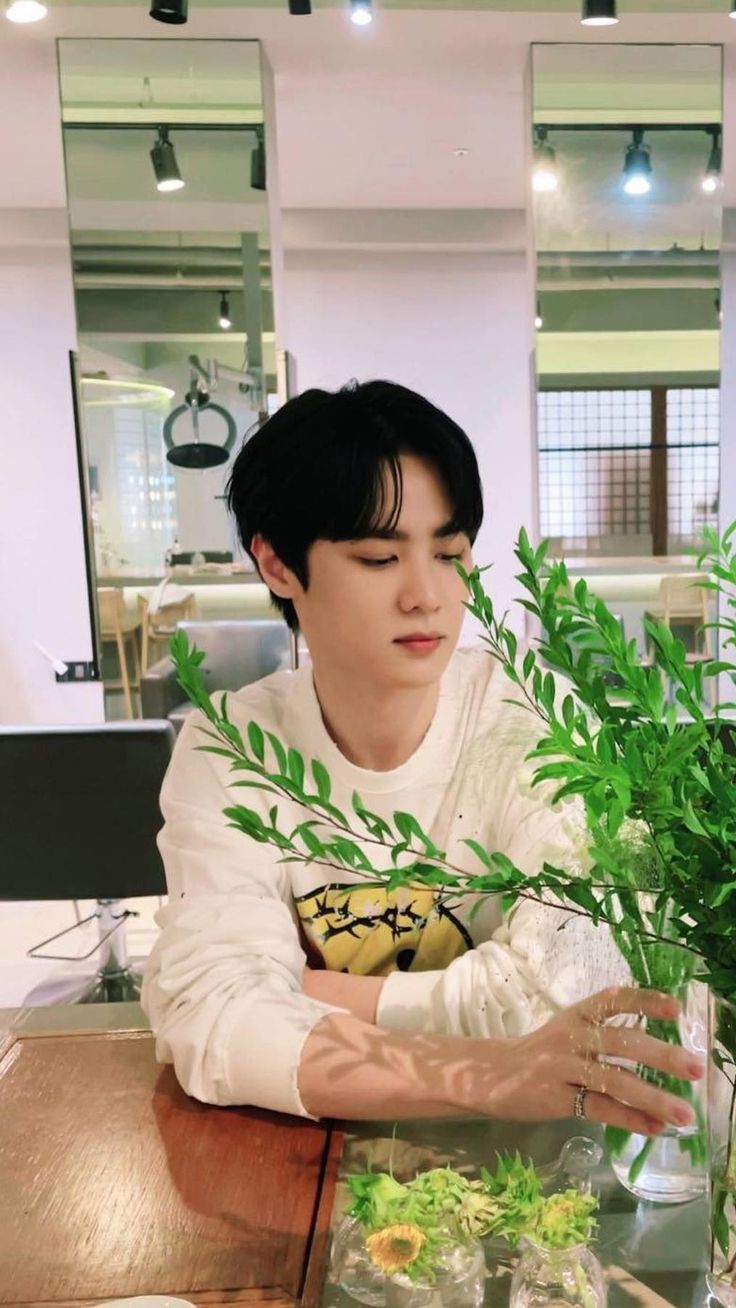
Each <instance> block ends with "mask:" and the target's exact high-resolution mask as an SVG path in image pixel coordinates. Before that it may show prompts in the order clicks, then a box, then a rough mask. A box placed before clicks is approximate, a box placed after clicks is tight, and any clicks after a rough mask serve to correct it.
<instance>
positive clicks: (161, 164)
mask: <svg viewBox="0 0 736 1308" xmlns="http://www.w3.org/2000/svg"><path fill="white" fill-rule="evenodd" d="M151 163H152V164H153V171H154V173H155V174H156V187H157V189H158V190H159V191H180V190H181V188H182V186H183V185H184V178H183V177H182V175H181V173H180V172H179V165H178V163H177V162H176V155H175V153H174V147H173V145H172V144H171V141H170V140H169V129H168V127H159V129H158V136H157V138H156V144H155V145H154V147H153V149H152V150H151Z"/></svg>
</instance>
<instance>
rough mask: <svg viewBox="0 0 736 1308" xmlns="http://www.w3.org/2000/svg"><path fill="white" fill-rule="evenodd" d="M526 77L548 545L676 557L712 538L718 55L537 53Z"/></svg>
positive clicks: (602, 50)
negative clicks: (636, 167) (635, 167)
mask: <svg viewBox="0 0 736 1308" xmlns="http://www.w3.org/2000/svg"><path fill="white" fill-rule="evenodd" d="M532 69H533V92H532V94H533V105H532V108H533V137H534V145H533V150H534V160H533V168H534V171H533V182H534V187H533V197H534V202H533V216H534V236H535V247H536V254H537V308H536V314H537V317H536V327H537V335H536V342H537V350H536V355H537V360H536V361H537V376H538V388H539V395H538V475H539V506H540V532H541V534H542V535H543V536H548V537H550V538H551V539H552V541H553V547H554V549H555V552H557V553H572V554H576V555H579V556H580V555H582V556H590V557H596V556H597V557H601V556H602V557H610V556H622V557H626V556H628V557H631V556H638V557H640V558H643V557H646V556H649V555H653V554H654V555H674V554H679V553H683V552H685V551H687V550H688V549H690V548H692V547H693V546H697V544H698V543H699V542H700V541H701V540H702V533H703V529H704V527H706V526H715V525H717V520H718V478H719V425H720V403H719V401H720V394H719V384H720V360H719V349H720V286H721V279H720V246H721V216H722V199H721V197H722V191H721V177H720V154H721V151H722V146H723V142H722V131H721V124H722V105H721V100H722V70H721V49H720V47H717V46H707V45H690V46H687V45H677V46H674V45H664V44H661V45H649V46H637V45H622V44H613V43H611V44H609V43H606V44H605V45H596V46H591V45H590V44H585V45H578V44H564V45H563V44H560V45H535V46H534V47H533V58H532ZM636 149H638V150H639V151H640V153H641V151H643V158H644V160H645V164H646V166H645V167H643V168H642V169H640V171H639V176H638V180H639V183H640V184H639V186H638V188H637V187H634V193H632V188H631V186H630V185H628V184H629V183H630V181H631V171H632V169H631V165H632V164H633V163H634V161H635V150H636ZM709 170H710V171H709ZM540 171H544V179H543V180H545V182H546V184H545V186H544V187H540V186H539V185H538V182H539V177H538V174H539V173H540Z"/></svg>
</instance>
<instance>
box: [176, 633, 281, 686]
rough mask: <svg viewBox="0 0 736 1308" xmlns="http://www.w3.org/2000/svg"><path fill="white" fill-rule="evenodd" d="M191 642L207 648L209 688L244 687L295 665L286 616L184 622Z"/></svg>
mask: <svg viewBox="0 0 736 1308" xmlns="http://www.w3.org/2000/svg"><path fill="white" fill-rule="evenodd" d="M179 627H180V630H181V631H185V632H186V634H187V636H188V638H189V644H190V645H196V646H197V649H201V650H204V655H205V659H204V663H203V664H202V674H203V676H204V681H205V685H206V686H207V689H208V690H210V691H212V690H240V688H241V686H246V685H248V684H250V682H252V681H260V679H261V677H267V676H268V675H269V673H271V672H277V671H279V670H280V669H282V668H290V667H291V642H290V639H289V628H288V627H287V625H286V623H285V622H284V621H283V620H282V619H275V618H262V619H256V620H255V621H252V622H248V621H242V620H241V621H237V620H231V621H224V620H223V621H216V622H181V623H180V624H179Z"/></svg>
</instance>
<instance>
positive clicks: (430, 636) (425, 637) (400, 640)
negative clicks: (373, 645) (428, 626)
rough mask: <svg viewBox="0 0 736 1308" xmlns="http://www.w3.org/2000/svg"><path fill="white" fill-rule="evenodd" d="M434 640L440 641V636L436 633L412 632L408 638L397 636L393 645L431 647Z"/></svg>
mask: <svg viewBox="0 0 736 1308" xmlns="http://www.w3.org/2000/svg"><path fill="white" fill-rule="evenodd" d="M436 640H442V636H441V635H440V633H439V632H438V631H414V632H412V634H411V635H410V636H397V638H396V640H395V642H394V644H396V645H409V644H411V645H420V644H425V645H431V644H432V643H433V642H434V641H436Z"/></svg>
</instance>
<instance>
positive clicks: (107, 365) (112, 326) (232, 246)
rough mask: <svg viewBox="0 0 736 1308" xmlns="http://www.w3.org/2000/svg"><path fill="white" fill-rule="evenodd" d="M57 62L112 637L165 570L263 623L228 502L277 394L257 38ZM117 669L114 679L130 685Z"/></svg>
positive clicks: (212, 602) (84, 395)
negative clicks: (240, 456)
mask: <svg viewBox="0 0 736 1308" xmlns="http://www.w3.org/2000/svg"><path fill="white" fill-rule="evenodd" d="M59 60H60V77H61V91H62V106H63V131H64V148H65V156H66V169H67V193H68V197H69V212H70V226H71V238H72V253H73V261H74V287H75V300H76V310H77V324H78V393H79V398H80V410H81V426H82V438H83V442H84V446H85V449H86V459H87V470H88V484H89V498H90V516H91V521H92V529H93V538H94V557H95V564H96V571H97V579H96V580H97V586H98V588H99V589H98V610H99V615H100V619H101V630H100V635H101V637H102V640H103V644H104V643H105V642H108V641H110V640H111V639H112V636H114V635H116V633H115V632H113V627H116V626H117V627H122V630H123V635H124V636H125V632H126V628H128V627H131V626H137V625H138V624H141V623H143V624H144V625H145V615H143V617H141V611H140V608H139V606H140V600H139V597H142V599H143V600H145V601H146V602H148V601H151V604H152V607H153V608H155V600H154V599H153V595H154V591H155V590H156V587H157V586H158V585H159V584H160V583H161V581H162V579H163V578H164V577H165V575H169V576H170V578H171V581H172V582H175V583H176V582H178V583H179V586H180V593H179V594H178V595H177V594H176V592H174V591H171V589H170V590H169V591H168V592H167V600H173V598H178V599H180V600H181V602H182V604H184V596H185V595H186V596H187V604H188V607H187V615H190V616H191V614H192V612H194V613H196V614H198V615H199V616H205V617H228V616H241V617H242V616H249V615H251V614H253V615H255V616H264V615H266V614H268V612H269V610H268V603H267V597H266V592H265V588H264V587H262V586H261V585H260V584H258V585H256V584H253V585H250V584H248V585H246V584H245V583H246V582H248V583H251V582H255V578H254V576H253V573H252V569H251V565H250V562H249V561H247V560H246V559H245V558H244V557H243V555H242V553H241V552H240V550H239V546H238V543H237V541H236V539H235V536H234V531H233V528H232V525H231V523H230V521H229V519H228V516H227V513H226V509H225V503H224V499H223V494H224V488H225V484H226V481H227V477H228V475H229V468H230V462H231V459H232V456H233V455H234V453H235V452H236V450H237V448H238V446H239V444H240V440H241V438H242V436H243V434H244V433H245V432H247V431H248V430H249V429H250V428H252V427H253V425H254V424H255V423H256V422H257V421H258V420H259V418H260V417H262V416H263V415H264V414H265V413H266V412H267V411H268V409H269V407H271V406H272V405H273V403H275V391H276V359H275V352H274V336H273V309H272V297H271V286H270V249H269V230H268V209H267V195H266V181H267V178H266V159H265V144H264V118H263V102H262V89H261V70H260V49H259V46H258V43H256V42H252V41H228V42H220V41H160V40H114V41H113V40H102V41H97V40H62V41H61V42H60V43H59ZM232 573H234V574H235V576H234V577H233V584H228V583H227V575H230V574H232ZM241 573H242V574H243V575H242V576H241V575H240V574H241ZM236 581H237V582H238V584H237V585H236V584H235V582H236ZM215 582H217V583H218V584H217V585H215V584H214V583H215ZM199 583H201V585H200V584H199ZM205 583H207V584H206V585H205ZM104 590H111V591H112V590H114V591H115V594H114V595H111V594H105V595H104V596H103V591H104ZM101 597H102V600H103V601H104V603H103V602H101ZM159 598H160V596H159ZM103 611H104V612H103ZM105 624H107V625H105ZM111 632H112V636H111ZM151 634H152V636H153V632H152V633H151ZM138 637H140V631H138ZM132 643H133V644H134V643H135V642H132ZM144 644H145V643H144ZM163 648H164V645H163V642H161V643H160V644H159V646H158V649H156V648H155V647H154V653H160V652H162V650H163ZM104 652H105V655H106V656H107V653H108V651H107V649H105V651H104ZM133 653H135V651H133ZM118 661H119V662H121V664H122V663H124V660H122V659H119V660H118ZM108 662H109V660H108ZM119 671H120V672H121V673H122V675H121V676H120V677H119V678H108V675H107V671H106V673H105V677H106V686H107V687H108V688H110V686H111V684H112V680H121V681H122V682H123V683H124V682H126V681H128V682H129V683H131V684H133V683H134V682H135V681H136V679H137V676H136V669H135V667H134V666H133V665H131V666H130V667H126V668H124V669H123V667H121V668H120V669H119ZM121 689H122V691H123V694H124V701H125V711H127V712H130V711H131V709H130V700H131V694H130V685H127V686H126V685H125V684H123V685H122V687H121ZM119 699H120V697H118V700H119ZM133 700H135V696H134V695H133ZM108 701H109V697H108ZM133 707H134V709H135V708H136V704H135V703H134V706H133ZM108 708H109V702H108ZM111 711H112V710H111Z"/></svg>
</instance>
